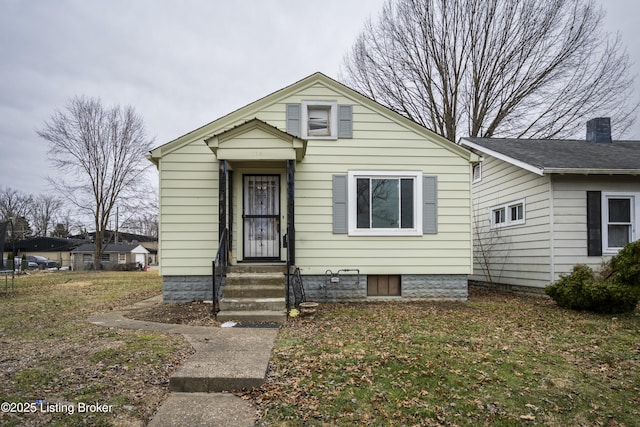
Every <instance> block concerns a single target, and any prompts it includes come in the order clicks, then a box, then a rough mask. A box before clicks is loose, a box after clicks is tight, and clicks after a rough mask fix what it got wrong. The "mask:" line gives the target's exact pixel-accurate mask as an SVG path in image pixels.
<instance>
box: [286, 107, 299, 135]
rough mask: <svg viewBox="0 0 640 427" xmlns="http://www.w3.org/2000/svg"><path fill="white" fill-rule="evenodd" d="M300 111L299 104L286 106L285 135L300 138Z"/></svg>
mask: <svg viewBox="0 0 640 427" xmlns="http://www.w3.org/2000/svg"><path fill="white" fill-rule="evenodd" d="M301 110H302V106H301V105H300V104H287V113H286V114H287V133H289V134H291V135H294V136H297V137H300V124H301V121H302V113H301Z"/></svg>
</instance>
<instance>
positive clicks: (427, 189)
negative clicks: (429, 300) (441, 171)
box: [422, 176, 438, 234]
mask: <svg viewBox="0 0 640 427" xmlns="http://www.w3.org/2000/svg"><path fill="white" fill-rule="evenodd" d="M422 205H423V206H422V233H423V234H437V233H438V177H437V176H423V177H422Z"/></svg>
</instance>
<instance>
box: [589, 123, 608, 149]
mask: <svg viewBox="0 0 640 427" xmlns="http://www.w3.org/2000/svg"><path fill="white" fill-rule="evenodd" d="M587 141H589V142H598V143H601V144H611V119H610V118H609V117H598V118H595V119H591V120H589V121H588V122H587Z"/></svg>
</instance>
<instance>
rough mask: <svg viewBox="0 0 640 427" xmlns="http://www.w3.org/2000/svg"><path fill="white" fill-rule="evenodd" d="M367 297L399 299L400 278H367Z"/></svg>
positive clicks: (383, 276) (380, 276) (397, 276)
mask: <svg viewBox="0 0 640 427" xmlns="http://www.w3.org/2000/svg"><path fill="white" fill-rule="evenodd" d="M367 296H369V297H399V296H401V292H400V276H399V275H397V274H396V275H390V274H375V275H369V276H367Z"/></svg>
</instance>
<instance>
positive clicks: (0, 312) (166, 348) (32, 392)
mask: <svg viewBox="0 0 640 427" xmlns="http://www.w3.org/2000/svg"><path fill="white" fill-rule="evenodd" d="M2 279H3V283H2V289H1V290H2V291H4V276H3V277H2ZM15 284H16V287H15V292H14V293H13V294H11V293H10V294H8V295H6V294H4V293H2V294H0V341H1V342H0V344H1V347H0V371H1V372H2V381H0V401H1V402H2V411H1V412H0V425H3V426H13V425H15V426H18V425H47V426H50V425H54V426H55V425H59V426H72V425H73V426H75V425H119V426H142V425H144V424H145V423H146V422H147V421H148V420H149V419H150V417H151V415H152V414H153V412H154V411H155V410H156V409H157V407H158V405H159V404H160V403H161V402H162V401H163V400H164V399H165V398H166V396H167V395H168V378H169V375H170V374H171V372H173V370H175V369H176V367H177V366H178V365H179V364H180V363H181V362H182V360H183V359H184V358H185V357H186V356H187V355H189V354H191V352H192V349H191V347H190V346H189V345H188V344H187V343H186V342H185V340H184V339H183V338H182V336H179V335H175V334H159V333H151V332H146V331H130V330H122V329H113V328H104V327H100V326H95V325H91V324H89V323H87V321H86V319H87V317H88V316H89V315H90V314H92V313H94V312H97V311H101V310H109V309H113V308H117V307H122V306H126V305H128V304H130V303H133V302H135V301H139V300H141V299H144V298H147V297H151V296H153V295H157V294H159V293H160V291H161V282H160V278H159V277H158V274H157V272H124V273H113V272H104V273H70V272H40V273H36V274H32V275H29V276H18V277H16V282H15ZM96 403H97V405H96Z"/></svg>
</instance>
